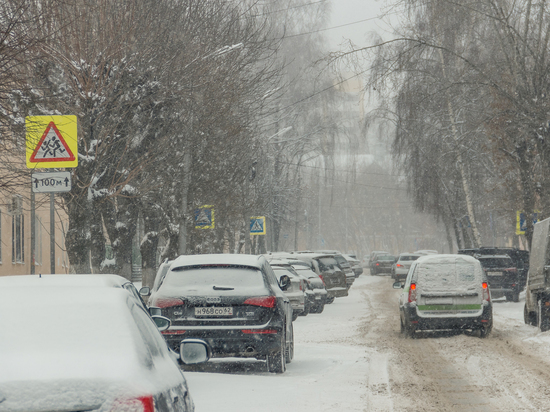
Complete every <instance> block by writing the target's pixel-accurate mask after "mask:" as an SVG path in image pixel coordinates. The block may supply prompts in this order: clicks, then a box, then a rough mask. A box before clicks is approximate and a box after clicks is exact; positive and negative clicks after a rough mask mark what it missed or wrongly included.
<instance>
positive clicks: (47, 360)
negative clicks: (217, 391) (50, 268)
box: [0, 275, 182, 411]
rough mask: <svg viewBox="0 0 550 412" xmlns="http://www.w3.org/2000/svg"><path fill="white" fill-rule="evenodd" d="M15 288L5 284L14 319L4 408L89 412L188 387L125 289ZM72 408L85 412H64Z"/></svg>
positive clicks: (0, 336)
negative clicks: (120, 400) (109, 403)
mask: <svg viewBox="0 0 550 412" xmlns="http://www.w3.org/2000/svg"><path fill="white" fill-rule="evenodd" d="M54 276H55V275H52V278H53V277H54ZM36 278H38V276H36ZM39 279H40V280H41V281H44V280H46V281H48V280H47V279H48V278H46V279H44V277H42V278H39ZM55 281H57V280H55ZM10 282H11V280H10V281H8V282H6V281H5V279H2V282H1V285H2V286H0V312H1V313H4V314H10V315H9V316H1V317H0V330H1V331H2V332H1V333H0V365H1V366H0V368H1V371H2V372H1V373H0V400H2V402H1V407H0V410H10V411H12V410H13V411H34V410H38V409H37V408H38V407H40V408H41V409H40V410H61V409H63V410H81V409H82V408H84V405H87V406H88V407H89V408H87V409H86V410H88V409H92V408H91V406H97V405H100V406H101V404H102V403H103V402H106V401H109V399H111V400H113V399H115V398H119V397H120V396H140V395H141V396H143V395H145V394H150V393H155V392H158V391H162V390H164V389H166V388H169V387H172V386H175V385H177V384H178V382H179V383H181V382H182V377H181V373H180V372H179V370H178V368H177V365H176V364H175V363H174V360H173V359H171V358H170V356H169V354H168V351H167V348H166V344H165V343H164V340H163V338H162V336H161V335H160V333H159V332H158V330H157V329H156V327H155V325H154V323H153V322H152V320H151V319H150V318H149V317H148V315H147V314H146V312H145V311H144V310H143V309H142V308H141V307H140V306H139V305H138V303H137V302H136V300H135V298H134V297H132V295H130V294H129V293H128V292H127V291H126V290H123V289H120V288H116V287H113V288H110V287H109V288H104V287H101V288H95V287H90V288H83V287H81V286H74V287H71V286H65V287H47V288H44V287H41V285H40V284H39V283H35V285H33V286H28V285H24V284H23V283H20V284H16V283H17V282H15V281H13V282H11V284H10ZM71 402H77V403H78V402H80V404H79V406H78V407H79V408H81V409H66V408H67V405H68V404H70V403H71ZM62 405H63V406H62ZM3 408H7V409H3ZM74 408H77V406H74ZM109 409H110V408H107V410H109ZM101 410H103V409H101Z"/></svg>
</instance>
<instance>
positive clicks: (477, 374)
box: [185, 272, 550, 412]
mask: <svg viewBox="0 0 550 412" xmlns="http://www.w3.org/2000/svg"><path fill="white" fill-rule="evenodd" d="M367 273H368V272H367ZM391 283H392V281H391V279H390V278H389V277H386V276H380V277H378V276H369V275H368V274H367V275H362V276H361V277H359V278H358V279H357V280H356V282H355V283H354V285H353V286H352V288H351V290H350V296H348V297H346V298H339V299H336V301H335V302H334V304H332V305H327V306H326V308H325V311H324V312H323V313H322V314H319V315H316V314H315V315H308V316H307V317H300V318H298V320H297V321H296V322H295V324H294V333H295V340H296V347H295V357H294V360H293V362H292V363H291V364H290V365H288V369H287V372H286V373H285V374H283V375H274V374H270V373H268V372H266V371H265V365H264V363H263V362H254V361H247V362H245V361H235V360H233V361H231V362H228V361H211V362H209V363H208V364H207V365H206V366H203V367H201V368H200V369H198V370H197V371H187V372H185V374H186V377H187V379H188V383H189V387H190V391H191V394H192V396H193V398H194V400H195V405H196V410H197V412H204V411H208V412H213V411H224V412H232V411H239V412H247V411H250V412H257V411H266V412H267V411H276V412H283V411H300V412H309V411H315V412H320V411H334V410H339V411H411V412H412V411H415V412H416V411H428V412H432V411H433V412H435V411H437V412H439V411H461V412H463V411H546V410H550V362H549V361H548V360H549V359H550V332H546V333H539V332H538V331H537V329H536V328H534V327H531V326H527V325H525V324H524V323H523V320H522V317H523V301H520V302H519V303H511V302H505V301H503V300H496V301H495V302H494V313H495V327H494V330H493V334H492V335H491V336H490V337H489V338H487V339H479V338H477V337H473V336H467V335H464V334H457V335H454V336H441V335H433V334H425V335H422V336H419V337H418V338H417V339H406V338H404V337H403V336H402V335H401V334H400V333H399V320H398V310H397V295H398V293H399V291H396V290H393V289H392V288H391Z"/></svg>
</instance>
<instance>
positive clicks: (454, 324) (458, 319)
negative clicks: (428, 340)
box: [403, 304, 493, 330]
mask: <svg viewBox="0 0 550 412" xmlns="http://www.w3.org/2000/svg"><path fill="white" fill-rule="evenodd" d="M403 312H404V313H403V314H404V317H405V323H407V324H409V325H411V327H413V328H414V329H415V330H443V329H479V328H481V327H485V326H487V325H489V324H490V323H491V322H492V318H493V310H492V306H491V304H484V305H482V310H481V314H476V315H475V316H467V315H463V316H448V317H445V316H433V317H430V316H419V314H418V312H417V309H416V306H409V307H406V308H404V310H403ZM478 313H479V312H478Z"/></svg>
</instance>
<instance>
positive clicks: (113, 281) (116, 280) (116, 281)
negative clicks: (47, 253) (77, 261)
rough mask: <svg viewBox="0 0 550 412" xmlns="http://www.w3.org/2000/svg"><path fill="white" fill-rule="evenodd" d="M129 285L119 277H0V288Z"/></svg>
mask: <svg viewBox="0 0 550 412" xmlns="http://www.w3.org/2000/svg"><path fill="white" fill-rule="evenodd" d="M127 283H130V281H129V280H128V279H126V278H123V277H122V276H119V275H95V274H93V275H92V274H78V275H14V276H1V277H0V288H4V287H9V286H14V287H21V286H27V287H55V288H59V287H75V286H79V287H123V285H125V284H127Z"/></svg>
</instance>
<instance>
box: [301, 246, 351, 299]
mask: <svg viewBox="0 0 550 412" xmlns="http://www.w3.org/2000/svg"><path fill="white" fill-rule="evenodd" d="M293 256H295V257H296V258H297V259H299V260H303V261H304V262H307V263H309V265H310V267H311V269H312V270H313V271H314V272H315V273H316V274H317V275H319V277H320V278H321V279H322V280H323V282H324V283H325V288H326V290H327V300H326V303H327V304H331V303H332V302H334V299H335V298H341V297H344V296H348V289H349V288H348V286H347V279H346V274H345V273H344V272H343V271H342V270H341V269H340V267H339V266H338V262H337V261H336V259H335V258H334V256H333V255H330V254H323V253H296V254H293Z"/></svg>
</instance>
